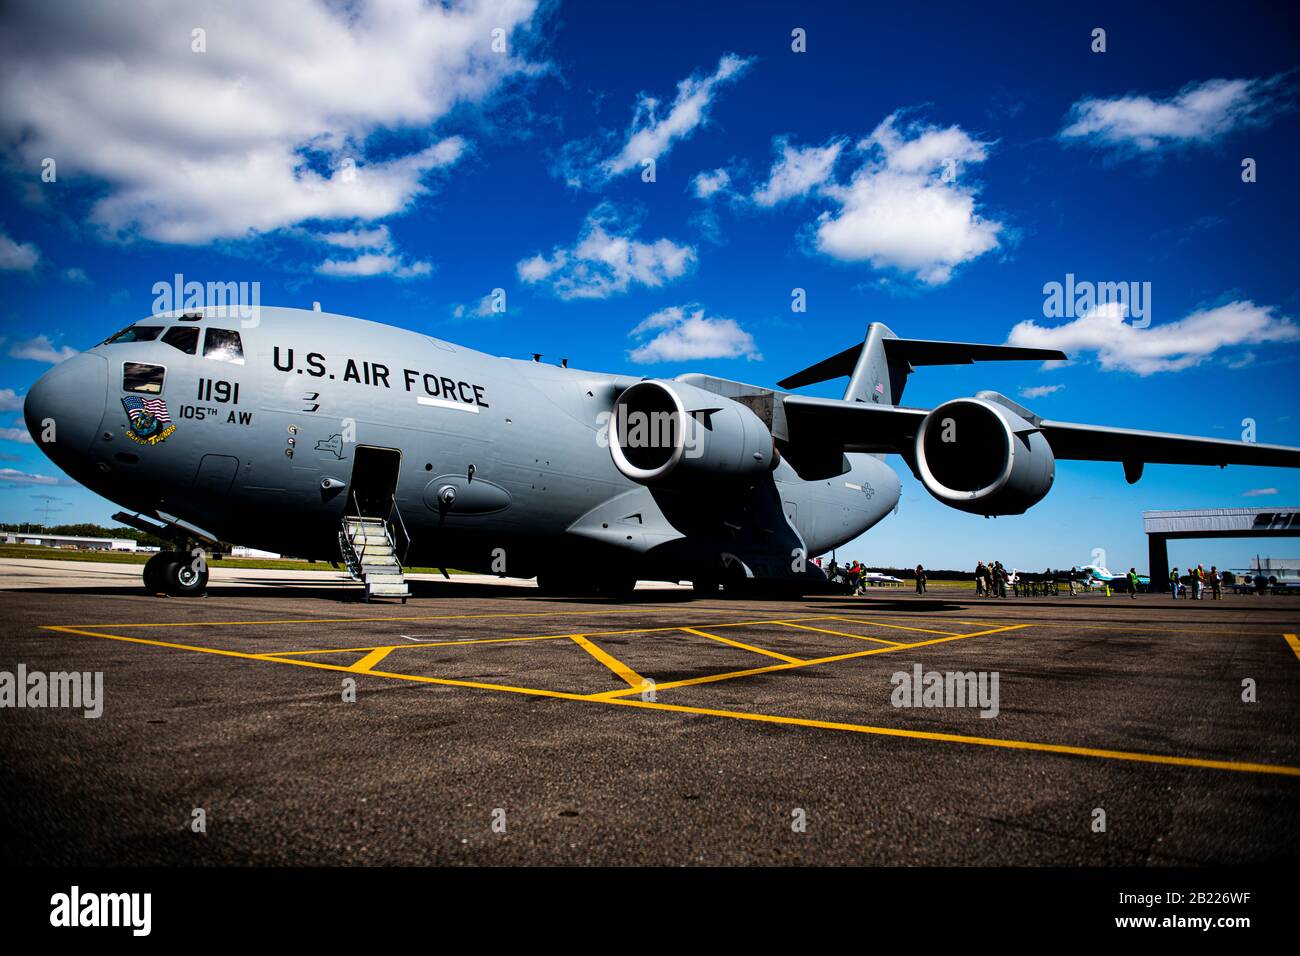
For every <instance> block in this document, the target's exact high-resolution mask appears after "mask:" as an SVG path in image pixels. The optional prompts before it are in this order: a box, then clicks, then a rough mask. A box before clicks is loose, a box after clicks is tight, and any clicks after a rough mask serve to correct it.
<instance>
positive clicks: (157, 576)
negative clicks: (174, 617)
mask: <svg viewBox="0 0 1300 956" xmlns="http://www.w3.org/2000/svg"><path fill="white" fill-rule="evenodd" d="M143 578H144V589H145V590H146V591H147V592H148V593H150V594H168V595H170V596H172V597H201V596H202V595H204V594H206V593H207V589H208V563H207V559H206V557H205V556H204V554H203V552H202V551H199V553H198V554H193V555H191V554H182V553H180V552H177V551H159V552H158V553H157V554H155V555H154V556H153V557H152V558H150V559H149V560H148V561H147V562H146V563H145V566H144V573H143Z"/></svg>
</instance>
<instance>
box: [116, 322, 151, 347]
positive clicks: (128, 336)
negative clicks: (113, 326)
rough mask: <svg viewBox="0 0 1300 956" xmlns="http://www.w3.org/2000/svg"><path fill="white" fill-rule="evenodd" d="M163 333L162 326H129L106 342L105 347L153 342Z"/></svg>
mask: <svg viewBox="0 0 1300 956" xmlns="http://www.w3.org/2000/svg"><path fill="white" fill-rule="evenodd" d="M161 332H162V326H161V325H128V326H127V327H126V328H124V329H123V330H122V331H121V332H118V333H117V334H116V335H114V336H111V337H110V338H107V339H105V340H104V342H103V344H104V345H117V344H119V343H121V342H152V341H153V340H154V339H156V338H158V335H159V334H160V333H161Z"/></svg>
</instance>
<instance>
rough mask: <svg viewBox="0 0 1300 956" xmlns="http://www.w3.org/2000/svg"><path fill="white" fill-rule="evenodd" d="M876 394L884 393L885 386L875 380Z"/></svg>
mask: <svg viewBox="0 0 1300 956" xmlns="http://www.w3.org/2000/svg"><path fill="white" fill-rule="evenodd" d="M876 394H877V395H884V394H885V386H884V385H882V384H881V383H880V382H877V383H876Z"/></svg>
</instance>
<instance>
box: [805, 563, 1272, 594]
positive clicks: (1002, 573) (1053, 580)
mask: <svg viewBox="0 0 1300 956" xmlns="http://www.w3.org/2000/svg"><path fill="white" fill-rule="evenodd" d="M814 563H815V564H816V565H817V566H818V567H820V568H822V570H823V571H825V572H826V576H827V577H828V578H829V579H830V581H831V582H832V583H833V584H836V585H838V586H839V587H841V588H842V589H843V590H845V591H846V592H847V593H849V594H861V593H863V592H864V591H866V589H867V585H868V577H867V575H868V573H869V569H868V568H867V566H866V565H865V564H863V563H862V562H860V561H857V560H854V561H851V562H849V563H847V564H844V565H840V564H838V563H837V562H836V560H835V558H834V557H832V558H831V559H830V561H829V562H827V563H826V564H825V565H823V564H822V561H821V559H820V558H817V559H814ZM913 574H914V577H915V582H916V593H917V594H925V593H926V584H927V582H928V580H929V575H928V574H927V573H926V570H925V568H924V567H922V566H921V565H919V564H918V565H917V566H916V569H915V571H914V572H913ZM1090 578H1091V572H1090V571H1089V570H1088V569H1085V570H1084V571H1080V570H1079V569H1078V568H1071V569H1070V570H1069V571H1065V570H1061V569H1058V570H1055V571H1053V570H1052V569H1051V568H1047V569H1046V570H1044V571H1043V572H1042V573H1041V574H1034V573H1033V572H1029V571H1008V570H1007V569H1006V567H1005V566H1004V565H1003V564H1002V562H1001V561H980V562H979V563H978V564H976V566H975V594H976V596H977V597H982V598H1006V597H1007V596H1008V594H1011V595H1013V596H1015V597H1040V596H1048V595H1057V594H1060V593H1061V585H1062V584H1064V585H1066V586H1068V588H1069V593H1070V595H1071V596H1074V595H1076V594H1078V593H1079V592H1080V591H1084V590H1087V589H1088V586H1089V582H1090ZM888 580H889V581H891V582H895V583H896V582H897V579H896V578H890V579H888ZM1246 582H1247V583H1248V584H1252V585H1254V587H1255V590H1256V592H1257V593H1260V594H1263V593H1265V592H1266V590H1267V589H1268V587H1269V585H1270V583H1271V582H1270V581H1269V580H1268V579H1266V578H1265V577H1264V576H1263V575H1262V574H1260V575H1256V576H1255V577H1253V578H1251V577H1249V576H1248V577H1247V578H1246ZM1093 583H1094V584H1095V583H1096V582H1093ZM1236 583H1237V581H1236V578H1235V577H1234V575H1233V574H1232V573H1231V572H1228V571H1223V572H1220V571H1219V569H1218V567H1217V566H1216V565H1211V566H1210V568H1209V569H1208V570H1207V569H1206V568H1205V566H1204V565H1202V564H1198V565H1197V566H1196V567H1195V568H1191V567H1189V568H1188V569H1187V571H1186V573H1184V574H1180V573H1179V570H1178V568H1173V569H1172V570H1171V571H1170V572H1169V580H1168V582H1167V590H1168V591H1169V593H1170V595H1171V597H1173V599H1174V600H1177V599H1178V598H1180V597H1181V598H1184V599H1188V600H1196V601H1200V600H1204V597H1205V592H1206V591H1207V590H1208V591H1209V592H1210V597H1211V600H1214V601H1220V600H1222V599H1223V589H1224V588H1225V587H1231V586H1233V585H1234V584H1236ZM1104 586H1105V588H1106V593H1107V594H1109V593H1110V592H1111V589H1112V588H1114V589H1115V590H1124V591H1127V593H1128V595H1129V597H1131V598H1134V599H1136V598H1137V596H1138V593H1139V592H1140V591H1142V590H1143V588H1142V583H1141V578H1140V576H1139V575H1138V573H1137V569H1136V568H1129V569H1128V573H1127V574H1125V575H1124V577H1123V579H1120V578H1119V576H1118V575H1117V576H1116V578H1115V579H1113V581H1112V580H1109V579H1108V580H1106V582H1105V585H1104ZM1147 590H1149V591H1154V590H1156V588H1154V587H1148V588H1147Z"/></svg>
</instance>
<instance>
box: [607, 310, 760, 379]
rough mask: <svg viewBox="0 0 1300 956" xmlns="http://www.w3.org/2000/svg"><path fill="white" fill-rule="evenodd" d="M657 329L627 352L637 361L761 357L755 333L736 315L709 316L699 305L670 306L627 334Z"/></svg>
mask: <svg viewBox="0 0 1300 956" xmlns="http://www.w3.org/2000/svg"><path fill="white" fill-rule="evenodd" d="M649 332H658V334H657V335H655V336H654V338H652V339H650V340H649V341H648V342H643V343H642V344H641V345H638V346H637V347H636V348H635V349H633V350H632V351H630V352H629V353H628V358H630V359H631V360H632V361H633V362H636V363H637V364H642V365H644V364H650V363H653V362H684V361H689V360H691V359H719V358H746V359H749V360H750V361H755V360H758V359H761V358H762V357H763V356H762V355H760V354H759V352H758V348H757V346H755V345H754V337H753V336H752V335H750V334H749V333H748V332H746V331H745V330H744V329H742V328H741V327H740V324H739V323H738V322H736V320H735V319H723V318H709V317H708V316H706V315H705V314H704V309H703V308H701V307H700V306H698V305H689V306H672V307H670V308H667V309H662V310H660V311H659V312H656V313H654V314H653V315H651V316H649V317H648V318H646V319H645V320H644V321H642V322H641V323H640V324H639V325H637V327H636V328H634V329H633V330H632V331H631V332H629V333H628V335H630V336H632V337H633V338H643V337H644V336H645V335H646V334H647V333H649Z"/></svg>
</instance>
